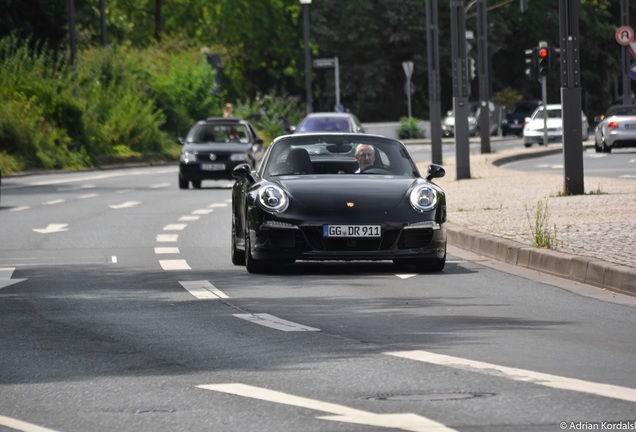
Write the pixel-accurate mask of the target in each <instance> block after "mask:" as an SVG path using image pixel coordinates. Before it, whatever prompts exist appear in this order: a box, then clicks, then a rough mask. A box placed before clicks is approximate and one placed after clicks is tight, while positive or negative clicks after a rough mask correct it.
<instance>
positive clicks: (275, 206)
mask: <svg viewBox="0 0 636 432" xmlns="http://www.w3.org/2000/svg"><path fill="white" fill-rule="evenodd" d="M256 199H257V201H258V205H259V206H260V207H261V208H262V209H263V210H265V211H266V212H269V213H281V212H284V211H285V210H286V209H287V206H288V205H289V200H288V199H287V195H286V194H285V191H283V190H282V189H281V188H279V187H278V186H274V185H267V186H263V187H262V188H260V189H259V190H258V193H257V198H256Z"/></svg>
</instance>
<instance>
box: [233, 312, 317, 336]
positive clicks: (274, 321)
mask: <svg viewBox="0 0 636 432" xmlns="http://www.w3.org/2000/svg"><path fill="white" fill-rule="evenodd" d="M234 316H235V317H237V318H241V319H244V320H246V321H250V322H253V323H254V324H259V325H262V326H265V327H270V328H273V329H276V330H282V331H288V332H291V331H320V329H317V328H314V327H309V326H305V325H302V324H298V323H295V322H292V321H287V320H284V319H282V318H278V317H275V316H274V315H270V314H235V315H234Z"/></svg>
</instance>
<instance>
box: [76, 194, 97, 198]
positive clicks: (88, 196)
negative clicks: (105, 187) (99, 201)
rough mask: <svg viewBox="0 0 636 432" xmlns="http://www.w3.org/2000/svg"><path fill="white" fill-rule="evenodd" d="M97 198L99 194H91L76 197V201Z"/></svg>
mask: <svg viewBox="0 0 636 432" xmlns="http://www.w3.org/2000/svg"><path fill="white" fill-rule="evenodd" d="M98 196H99V194H96V193H92V194H86V195H80V196H78V197H77V199H87V198H95V197H98Z"/></svg>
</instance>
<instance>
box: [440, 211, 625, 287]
mask: <svg viewBox="0 0 636 432" xmlns="http://www.w3.org/2000/svg"><path fill="white" fill-rule="evenodd" d="M447 232H448V242H449V243H450V244H452V245H453V246H456V247H458V248H460V249H464V250H468V251H471V252H474V253H476V254H478V255H483V256H486V257H489V258H494V259H496V260H498V261H503V262H506V263H508V264H512V265H517V266H520V267H524V268H528V269H532V270H536V271H540V272H542V273H548V274H551V275H553V276H558V277H562V278H565V279H570V280H573V281H576V282H581V283H585V284H588V285H593V286H597V287H600V288H604V289H608V290H611V291H616V292H620V293H623V294H629V295H636V268H631V267H625V266H621V265H618V264H613V263H609V262H606V261H601V260H598V259H595V258H587V257H582V256H576V255H570V254H565V253H562V252H557V251H554V250H551V249H542V248H536V247H530V246H526V245H524V244H522V243H518V242H515V241H513V240H508V239H503V238H499V237H495V236H493V235H490V234H484V233H481V232H478V231H474V230H471V229H469V228H464V227H461V226H457V225H453V224H450V223H449V224H448V227H447Z"/></svg>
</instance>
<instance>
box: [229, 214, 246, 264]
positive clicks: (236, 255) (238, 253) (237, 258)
mask: <svg viewBox="0 0 636 432" xmlns="http://www.w3.org/2000/svg"><path fill="white" fill-rule="evenodd" d="M231 254H232V264H234V265H240V266H242V265H245V251H242V250H239V249H238V248H237V247H236V227H235V223H234V218H232V251H231Z"/></svg>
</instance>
